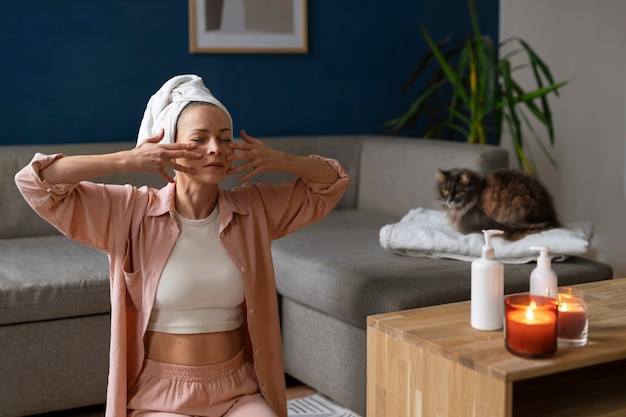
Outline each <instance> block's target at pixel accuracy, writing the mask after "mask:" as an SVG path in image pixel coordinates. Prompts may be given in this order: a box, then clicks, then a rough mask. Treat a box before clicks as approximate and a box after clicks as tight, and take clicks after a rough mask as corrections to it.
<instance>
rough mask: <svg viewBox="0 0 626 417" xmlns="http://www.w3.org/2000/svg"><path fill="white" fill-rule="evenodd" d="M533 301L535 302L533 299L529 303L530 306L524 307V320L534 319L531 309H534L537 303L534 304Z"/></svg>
mask: <svg viewBox="0 0 626 417" xmlns="http://www.w3.org/2000/svg"><path fill="white" fill-rule="evenodd" d="M534 303H535V302H534V301H533V302H532V303H531V305H530V306H529V307H528V308H527V309H526V320H528V321H533V320H535V315H534V314H533V310H534V308H536V307H537V305H536V304H534ZM533 304H534V305H533Z"/></svg>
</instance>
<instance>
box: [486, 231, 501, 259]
mask: <svg viewBox="0 0 626 417" xmlns="http://www.w3.org/2000/svg"><path fill="white" fill-rule="evenodd" d="M503 233H504V232H503V231H502V230H498V229H489V230H483V234H484V235H485V246H483V250H482V254H481V258H483V259H493V256H494V250H493V247H492V246H491V236H493V235H501V234H503Z"/></svg>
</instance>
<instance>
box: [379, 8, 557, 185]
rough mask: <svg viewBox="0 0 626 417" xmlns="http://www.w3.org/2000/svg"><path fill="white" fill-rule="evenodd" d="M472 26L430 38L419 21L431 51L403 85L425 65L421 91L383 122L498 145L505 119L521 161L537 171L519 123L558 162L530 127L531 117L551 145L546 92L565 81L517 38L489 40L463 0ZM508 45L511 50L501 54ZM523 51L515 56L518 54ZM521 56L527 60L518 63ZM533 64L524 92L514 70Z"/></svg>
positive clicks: (397, 127) (395, 130)
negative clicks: (460, 34) (463, 32)
mask: <svg viewBox="0 0 626 417" xmlns="http://www.w3.org/2000/svg"><path fill="white" fill-rule="evenodd" d="M469 11H470V17H471V22H472V31H471V32H470V33H468V35H467V36H466V37H465V38H464V39H454V38H452V37H446V38H444V39H443V40H441V41H440V42H438V43H435V42H434V41H433V40H432V38H431V37H430V35H429V34H428V31H427V30H426V29H425V27H424V26H423V25H420V29H421V32H422V35H423V36H424V39H425V40H426V42H427V44H428V46H429V51H428V52H427V53H426V54H425V55H424V56H423V57H422V59H421V60H420V63H419V66H418V67H417V69H416V71H415V72H414V74H413V75H412V77H411V78H410V79H409V81H408V83H407V85H406V86H405V90H408V88H409V87H411V85H413V83H415V82H416V80H418V79H419V78H420V77H421V76H425V75H426V72H427V70H428V69H432V68H433V65H431V64H435V66H434V69H432V70H431V72H430V76H429V77H428V79H427V83H426V87H425V89H424V91H423V92H422V93H421V94H420V95H419V96H418V97H417V98H416V99H415V101H414V102H413V104H412V105H411V106H410V107H409V109H408V110H407V111H406V113H404V114H403V115H401V116H399V117H397V118H395V119H393V120H391V121H389V122H388V125H389V126H391V131H392V132H393V133H395V134H401V133H403V132H405V131H406V130H407V129H414V130H415V128H416V127H420V128H421V129H420V130H419V131H413V132H411V133H412V134H417V135H419V136H421V137H424V138H441V139H452V138H454V137H456V138H458V137H459V135H461V137H462V138H463V139H464V140H466V141H467V142H469V143H488V138H490V139H491V140H489V143H494V144H496V145H500V141H501V136H502V131H503V129H502V127H503V123H506V126H507V127H508V131H509V134H510V136H511V138H512V141H513V147H514V150H515V155H516V157H517V160H518V162H519V165H520V168H521V169H523V170H525V171H526V172H529V173H531V174H533V175H536V169H535V167H534V163H533V161H532V160H531V158H530V156H529V154H528V151H527V147H526V146H525V145H526V141H527V140H528V139H527V138H525V136H524V135H525V133H524V132H523V131H522V126H526V127H527V128H528V129H527V131H528V132H529V133H530V135H531V136H532V137H533V138H534V139H535V140H536V141H537V143H538V144H539V146H540V148H541V150H542V151H543V153H544V154H545V155H546V157H547V158H548V159H549V161H550V162H551V163H552V164H553V165H554V166H556V162H555V161H554V159H553V158H552V156H551V155H550V152H549V150H548V147H547V146H546V144H545V143H544V140H542V138H541V137H540V136H539V134H538V132H537V131H536V130H535V129H534V127H533V125H532V123H531V121H530V116H532V117H533V118H534V119H536V120H537V121H539V122H540V123H541V124H542V125H543V126H544V128H545V129H546V130H547V133H548V138H549V143H550V145H551V146H552V145H554V126H553V123H552V112H551V110H550V105H549V103H548V99H547V96H548V95H549V94H550V93H554V94H556V95H557V96H558V89H559V88H561V87H563V86H564V85H566V84H567V83H568V82H567V81H562V82H558V83H557V82H555V81H554V79H553V77H552V73H551V71H550V69H549V67H548V66H547V65H546V63H545V62H544V61H543V60H542V59H541V58H540V57H539V56H538V55H537V54H536V53H535V51H534V50H533V49H532V48H531V47H530V45H528V43H526V42H525V41H524V40H522V39H520V38H510V39H506V40H504V41H502V42H500V43H499V44H497V45H494V42H492V40H491V39H490V38H489V37H488V36H484V35H483V34H482V33H481V31H480V24H479V21H478V17H477V13H476V6H475V1H474V0H469ZM505 46H506V49H507V50H510V52H508V53H506V54H502V55H501V56H500V54H501V50H502V49H503V47H505ZM520 55H521V56H520ZM520 58H522V59H523V58H525V61H522V62H521V63H519V60H520ZM521 70H530V71H532V74H533V77H534V81H535V83H536V87H535V88H534V89H532V90H530V91H526V90H525V89H524V88H522V86H521V85H520V84H519V83H518V82H517V81H515V79H514V77H513V75H514V73H515V72H517V71H521Z"/></svg>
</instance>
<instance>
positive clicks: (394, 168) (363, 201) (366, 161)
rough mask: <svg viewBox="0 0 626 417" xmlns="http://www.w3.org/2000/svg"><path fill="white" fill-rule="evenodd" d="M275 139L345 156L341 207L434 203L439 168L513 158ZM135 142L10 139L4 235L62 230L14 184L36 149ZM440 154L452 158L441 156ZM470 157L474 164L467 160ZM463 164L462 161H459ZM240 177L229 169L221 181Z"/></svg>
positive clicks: (334, 139) (1, 167)
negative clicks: (346, 181)
mask: <svg viewBox="0 0 626 417" xmlns="http://www.w3.org/2000/svg"><path fill="white" fill-rule="evenodd" d="M261 139H262V140H263V141H265V142H267V143H268V144H269V145H270V146H272V147H274V148H276V149H281V150H284V151H286V152H289V153H293V154H297V155H309V154H318V155H324V156H328V157H331V158H335V159H337V160H339V161H340V162H341V164H342V165H343V166H344V168H345V169H346V170H347V171H348V173H349V174H350V176H351V177H352V184H351V185H350V188H349V189H348V191H347V192H346V194H345V195H344V196H343V198H342V199H341V201H340V202H339V204H338V205H337V208H339V209H346V208H359V209H364V210H371V211H377V212H383V213H389V214H393V215H395V216H398V217H400V216H402V215H404V214H405V213H406V212H407V211H408V210H409V209H411V208H415V207H432V206H433V202H434V199H433V196H434V186H435V179H436V175H435V170H436V168H442V169H449V168H456V167H461V166H463V167H467V168H471V169H474V170H477V171H479V172H483V173H484V172H486V171H488V170H490V169H493V168H497V167H503V166H507V161H508V156H507V152H506V151H505V150H504V149H502V148H498V147H493V146H481V145H480V146H479V145H469V144H465V143H453V142H446V141H439V140H424V139H414V138H401V137H395V136H375V135H342V136H293V137H272V138H261ZM133 146H134V142H114V143H84V144H65V145H23V146H3V147H2V152H1V153H0V199H1V200H0V219H1V220H0V239H6V238H16V237H28V236H45V235H51V234H56V233H58V232H57V231H56V230H55V229H54V228H53V227H52V226H50V225H49V224H48V223H46V222H45V221H43V220H42V219H41V218H40V217H39V216H38V215H37V214H36V213H35V212H34V211H33V210H31V209H30V207H28V205H27V204H26V202H25V201H24V199H23V198H22V197H21V195H20V194H19V191H18V190H17V187H16V186H15V182H14V176H15V173H16V172H17V171H19V170H20V169H21V168H22V167H24V166H25V165H26V164H28V162H29V161H30V160H31V159H32V157H33V155H34V154H35V153H36V152H41V153H46V154H50V153H57V152H63V153H64V154H66V155H77V154H94V153H108V152H116V151H120V150H126V149H131V148H132V147H133ZM441 161H445V163H442V162H441ZM468 161H471V164H469V165H468ZM460 164H462V165H460ZM289 178H290V176H289V175H288V174H284V173H270V174H262V175H259V176H258V177H256V178H255V179H254V181H255V182H259V181H267V182H280V181H284V180H286V179H289ZM97 181H102V182H108V183H117V184H124V183H129V184H133V185H136V186H141V185H148V186H151V187H162V186H163V185H164V184H165V182H164V181H163V180H162V179H161V178H160V177H158V176H156V175H152V174H143V173H124V174H116V175H110V176H107V177H103V178H99V179H97ZM237 184H238V181H237V178H236V177H229V178H227V179H226V180H225V181H224V182H223V183H222V187H224V188H230V187H233V186H235V185H237Z"/></svg>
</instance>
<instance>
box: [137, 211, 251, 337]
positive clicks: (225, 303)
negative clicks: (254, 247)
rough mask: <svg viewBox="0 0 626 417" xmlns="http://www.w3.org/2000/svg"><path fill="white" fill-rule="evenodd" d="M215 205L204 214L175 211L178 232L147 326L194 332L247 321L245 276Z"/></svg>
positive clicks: (225, 328) (223, 329)
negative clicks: (224, 238) (225, 242)
mask: <svg viewBox="0 0 626 417" xmlns="http://www.w3.org/2000/svg"><path fill="white" fill-rule="evenodd" d="M218 214H219V212H218V209H217V205H216V207H215V209H214V210H213V212H212V213H211V214H210V215H209V217H207V218H206V219H201V220H190V219H185V218H184V217H182V216H180V215H179V214H177V213H176V214H175V218H176V220H177V221H178V225H179V227H180V235H179V236H178V240H177V241H176V245H175V246H174V249H173V251H172V253H171V254H170V257H169V258H168V260H167V263H166V265H165V268H164V269H163V273H162V274H161V280H160V281H159V285H158V287H157V292H156V297H155V300H154V306H153V307H152V313H151V315H150V321H149V323H148V330H151V331H155V332H162V333H174V334H194V333H211V332H221V331H227V330H233V329H236V328H238V327H239V326H241V324H242V323H243V311H242V309H241V304H242V303H243V301H244V297H245V295H244V288H243V279H242V277H241V274H240V272H239V270H238V269H237V267H236V266H235V264H234V263H233V261H232V260H231V259H230V257H229V256H228V254H227V253H226V251H225V250H224V247H223V246H222V243H221V242H220V238H219V221H218V218H219V216H218Z"/></svg>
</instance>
